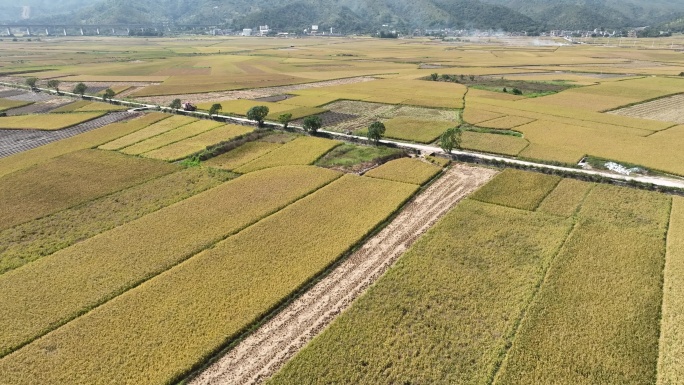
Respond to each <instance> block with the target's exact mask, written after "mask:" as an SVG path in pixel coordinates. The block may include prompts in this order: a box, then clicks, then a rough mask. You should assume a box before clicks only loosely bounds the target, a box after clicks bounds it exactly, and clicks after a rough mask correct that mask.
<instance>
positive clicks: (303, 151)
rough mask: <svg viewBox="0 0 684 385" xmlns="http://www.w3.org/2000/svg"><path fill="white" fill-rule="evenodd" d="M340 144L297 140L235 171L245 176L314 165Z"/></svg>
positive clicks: (310, 137)
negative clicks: (257, 172) (286, 166)
mask: <svg viewBox="0 0 684 385" xmlns="http://www.w3.org/2000/svg"><path fill="white" fill-rule="evenodd" d="M340 144H341V142H338V141H336V140H329V139H322V138H316V137H312V136H305V137H301V138H297V139H295V140H293V141H291V142H288V143H285V144H284V145H282V146H280V147H279V148H277V149H275V150H273V151H271V152H269V153H268V154H266V155H263V156H261V157H259V158H257V159H255V160H253V161H251V162H249V163H246V164H245V165H243V166H241V167H238V168H236V169H235V170H233V171H235V172H238V173H241V174H244V173H248V172H253V171H257V170H262V169H264V168H269V167H276V166H284V165H296V164H301V165H304V164H313V163H314V162H315V161H316V160H318V158H320V157H322V156H323V155H325V154H326V153H327V152H328V151H330V150H332V149H333V148H335V147H337V146H339V145H340Z"/></svg>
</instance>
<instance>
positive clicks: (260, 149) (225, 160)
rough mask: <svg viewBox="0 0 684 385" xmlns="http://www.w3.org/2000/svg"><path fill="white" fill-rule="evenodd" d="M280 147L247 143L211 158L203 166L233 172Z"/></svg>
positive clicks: (277, 145) (270, 144)
mask: <svg viewBox="0 0 684 385" xmlns="http://www.w3.org/2000/svg"><path fill="white" fill-rule="evenodd" d="M280 146H282V144H280V143H269V142H249V143H245V144H243V145H242V146H240V147H239V148H236V149H234V150H232V151H229V152H227V153H225V154H222V155H219V156H217V157H214V158H211V159H209V160H208V161H206V162H204V164H206V165H207V166H210V167H216V168H222V169H225V170H234V169H236V168H238V167H240V166H242V165H244V164H246V163H249V162H251V161H253V160H254V159H257V158H259V157H262V156H264V155H266V154H268V153H269V152H271V151H273V150H275V149H276V148H278V147H280Z"/></svg>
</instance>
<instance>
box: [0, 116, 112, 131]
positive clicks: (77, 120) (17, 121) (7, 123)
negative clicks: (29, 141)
mask: <svg viewBox="0 0 684 385" xmlns="http://www.w3.org/2000/svg"><path fill="white" fill-rule="evenodd" d="M102 115H104V113H102V112H83V113H73V114H70V113H66V114H48V115H46V114H39V115H20V116H8V117H4V118H2V117H0V129H9V130H22V129H32V130H61V129H63V128H67V127H71V126H75V125H77V124H81V123H84V122H87V121H89V120H93V119H97V118H99V117H100V116H102Z"/></svg>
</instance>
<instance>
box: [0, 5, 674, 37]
mask: <svg viewBox="0 0 684 385" xmlns="http://www.w3.org/2000/svg"><path fill="white" fill-rule="evenodd" d="M20 1H21V3H17V2H16V1H14V0H0V21H4V22H10V21H11V22H17V21H21V19H22V15H23V16H24V17H25V16H26V12H25V8H22V5H25V6H29V7H30V9H31V11H30V19H28V20H26V19H24V20H23V22H27V23H34V22H51V23H74V24H95V23H107V24H126V23H136V24H137V23H180V24H211V25H217V26H225V27H229V28H235V29H239V28H249V27H255V26H258V25H264V24H268V25H269V26H271V27H273V28H277V29H280V30H291V31H295V30H300V29H303V28H306V27H308V26H310V25H312V24H318V25H320V26H321V28H325V29H327V28H329V27H334V28H335V29H336V30H338V31H341V32H346V33H351V32H373V31H376V30H379V29H382V28H391V29H397V30H400V31H406V30H411V29H415V28H437V27H453V28H460V29H462V28H468V29H494V30H502V31H529V32H534V31H541V30H550V29H570V30H574V29H594V28H606V29H624V28H629V27H638V26H660V25H663V26H667V25H668V23H669V24H671V25H677V26H678V25H679V24H681V20H682V16H683V15H684V0H649V1H644V0H623V1H621V0H337V1H335V0H276V1H273V0H249V1H248V0H195V1H190V0H136V1H129V0H23V1H22V0H20ZM383 25H384V26H387V27H383Z"/></svg>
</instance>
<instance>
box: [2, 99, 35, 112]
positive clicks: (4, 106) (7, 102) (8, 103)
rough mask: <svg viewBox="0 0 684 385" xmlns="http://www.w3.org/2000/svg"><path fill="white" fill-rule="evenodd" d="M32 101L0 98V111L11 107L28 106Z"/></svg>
mask: <svg viewBox="0 0 684 385" xmlns="http://www.w3.org/2000/svg"><path fill="white" fill-rule="evenodd" d="M29 104H31V102H22V101H19V100H9V99H2V98H0V111H5V110H9V109H11V108H18V107H23V106H28V105H29Z"/></svg>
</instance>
